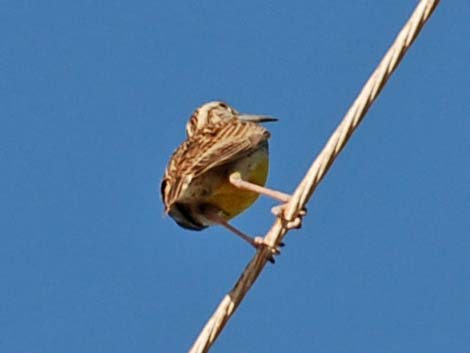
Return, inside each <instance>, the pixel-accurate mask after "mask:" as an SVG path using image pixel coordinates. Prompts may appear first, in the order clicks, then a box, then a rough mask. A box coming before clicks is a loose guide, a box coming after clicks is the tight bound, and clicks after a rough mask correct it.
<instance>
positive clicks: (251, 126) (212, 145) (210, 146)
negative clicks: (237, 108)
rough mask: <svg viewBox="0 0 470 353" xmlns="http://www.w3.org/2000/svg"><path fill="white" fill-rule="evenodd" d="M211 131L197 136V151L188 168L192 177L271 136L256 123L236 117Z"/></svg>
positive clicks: (241, 153) (259, 143)
mask: <svg viewBox="0 0 470 353" xmlns="http://www.w3.org/2000/svg"><path fill="white" fill-rule="evenodd" d="M213 133H214V134H213V135H212V134H209V135H206V134H201V135H200V136H198V140H199V141H198V143H197V145H198V147H199V153H196V158H195V159H193V160H192V163H191V166H190V167H188V171H190V172H191V174H192V175H193V177H194V178H195V177H197V176H199V175H201V174H203V173H205V172H206V171H208V170H210V169H212V168H215V167H218V166H221V165H224V164H226V163H229V162H231V161H235V160H237V159H240V158H242V157H244V156H246V155H248V154H250V153H251V152H253V151H256V150H257V149H258V148H259V147H260V145H262V144H263V143H265V142H266V141H267V140H268V138H269V136H270V134H269V131H268V130H266V129H265V128H263V127H262V126H260V125H258V124H256V123H251V122H244V121H239V120H235V119H234V120H230V121H229V123H225V124H221V126H220V127H219V128H217V129H214V131H213Z"/></svg>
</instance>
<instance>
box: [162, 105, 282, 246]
mask: <svg viewBox="0 0 470 353" xmlns="http://www.w3.org/2000/svg"><path fill="white" fill-rule="evenodd" d="M276 120H277V119H274V118H271V117H267V116H261V115H247V114H240V113H238V112H237V111H236V110H235V109H233V108H232V107H230V106H229V105H227V104H226V103H223V102H209V103H206V104H204V105H203V106H201V107H200V108H198V109H197V110H196V111H195V112H194V113H193V114H192V116H191V118H190V119H189V121H188V123H187V124H186V134H187V139H186V141H184V142H183V143H182V144H181V145H180V146H179V147H178V148H177V149H176V150H175V152H174V153H173V155H172V157H171V159H170V161H169V163H168V166H167V168H166V171H165V175H164V177H163V181H162V184H161V194H162V199H163V203H164V206H165V213H167V214H169V215H170V216H171V217H172V218H173V219H174V220H175V221H176V223H177V224H178V225H180V226H181V227H184V228H188V229H192V230H201V229H204V228H206V227H208V226H211V225H216V224H218V225H222V226H224V227H225V228H227V229H229V230H230V231H232V232H233V233H235V234H236V235H238V236H240V237H241V238H243V239H244V240H246V241H247V242H249V243H250V244H251V245H253V246H254V247H256V248H258V247H260V246H262V245H264V244H263V240H262V238H258V237H256V238H251V237H249V236H248V235H246V234H245V233H243V232H241V231H239V230H238V229H236V228H235V227H233V226H232V225H230V224H229V223H228V221H229V220H230V219H232V218H233V217H235V216H237V215H238V214H240V213H241V212H242V211H244V210H245V209H247V208H248V207H249V206H251V205H252V204H253V203H254V202H255V200H256V199H257V198H258V196H259V194H264V195H267V196H270V197H273V198H275V199H277V200H279V201H281V202H283V203H286V202H287V201H288V200H289V198H290V196H289V195H287V194H284V193H282V192H279V191H275V190H271V189H268V188H265V187H264V184H265V182H266V178H267V175H268V167H269V160H268V139H269V137H270V133H269V131H268V130H266V129H265V128H264V127H262V126H261V125H259V124H258V123H261V122H268V121H276ZM276 213H277V214H279V212H278V211H276Z"/></svg>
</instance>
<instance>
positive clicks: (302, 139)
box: [0, 0, 470, 353]
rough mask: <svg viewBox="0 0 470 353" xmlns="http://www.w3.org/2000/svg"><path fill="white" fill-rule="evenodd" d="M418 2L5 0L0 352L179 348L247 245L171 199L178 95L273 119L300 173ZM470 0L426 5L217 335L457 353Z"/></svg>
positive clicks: (0, 60)
mask: <svg viewBox="0 0 470 353" xmlns="http://www.w3.org/2000/svg"><path fill="white" fill-rule="evenodd" d="M415 4H416V2H415V1H405V0H399V1H397V0H395V1H391V0H387V1H381V2H373V1H365V0H362V1H361V0H359V1H355V2H354V4H352V3H347V2H344V1H339V0H328V1H326V0H322V1H315V2H311V1H301V0H299V1H289V2H284V1H245V0H242V1H238V2H224V3H221V2H217V1H184V2H183V1H164V0H163V1H156V2H155V1H140V2H132V1H101V2H94V1H50V2H47V4H46V3H41V2H37V1H30V0H28V1H26V0H24V1H23V0H15V1H8V0H6V1H1V2H0V32H1V33H2V44H1V46H0V77H1V79H0V97H1V104H0V116H1V129H0V161H1V166H2V172H1V173H0V185H1V197H0V214H1V217H0V229H1V237H0V240H1V246H0V283H1V290H0V351H1V352H9V353H20V352H25V353H46V352H47V353H54V352H57V353H65V352H73V353H82V352H83V353H85V352H86V353H89V352H113V353H121V352H122V353H124V352H140V353H145V352H149V353H150V352H152V353H153V352H185V351H186V350H187V349H188V348H189V346H190V345H191V343H192V341H193V339H194V338H195V337H196V335H197V334H198V332H199V330H200V329H201V327H202V326H203V324H204V323H205V321H206V319H207V318H208V316H209V315H210V314H211V313H212V311H213V309H214V308H215V307H216V305H217V304H218V302H219V300H220V299H221V298H222V296H223V295H224V294H225V293H226V292H227V290H229V289H230V288H231V287H232V285H233V284H234V283H235V281H236V279H237V278H238V276H239V274H240V273H241V270H242V269H243V268H244V266H245V265H246V263H247V262H248V261H249V260H250V259H251V257H252V255H253V250H252V249H251V248H250V247H249V246H247V245H246V244H245V243H243V242H242V241H240V240H239V239H237V238H236V237H234V236H233V235H231V234H229V233H227V232H226V231H225V230H223V229H220V228H218V227H214V228H212V229H208V230H205V231H203V232H191V231H187V230H184V229H182V228H179V227H178V226H177V225H176V224H175V223H174V222H173V221H172V220H171V219H170V218H168V217H164V216H163V208H162V204H161V200H160V196H159V194H158V191H159V183H160V179H161V176H162V174H163V171H164V168H165V166H166V163H167V161H168V158H169V156H170V154H171V152H172V151H173V150H174V148H176V147H177V145H178V144H179V143H180V142H182V141H183V139H184V125H185V123H186V121H187V119H188V118H189V116H190V114H191V113H192V111H193V110H194V109H195V108H196V107H197V106H199V105H200V104H202V103H204V102H206V101H210V100H214V99H223V100H225V101H227V102H229V103H230V104H232V105H233V106H234V107H235V108H237V109H238V110H240V111H242V112H246V113H261V114H268V115H272V116H275V117H278V118H279V122H278V123H275V124H270V125H269V129H270V131H271V132H272V139H271V143H270V148H271V156H272V157H271V170H270V176H269V180H268V184H269V185H270V186H271V187H273V188H277V189H281V190H284V191H286V192H291V191H292V190H293V189H294V188H295V186H296V184H297V183H298V182H299V180H300V179H301V177H302V176H303V174H304V173H305V171H306V169H307V168H308V166H309V165H310V163H311V161H312V160H313V158H314V157H315V156H316V154H317V153H318V151H319V150H320V148H321V147H322V146H323V144H324V143H325V141H326V139H327V138H328V137H329V135H330V134H331V132H332V131H333V129H334V128H335V126H336V125H337V123H338V122H339V121H340V119H341V117H342V116H343V115H344V113H345V112H346V110H347V108H348V107H349V105H350V103H351V102H352V100H353V99H354V98H355V96H356V94H357V93H358V91H359V89H360V87H361V85H362V84H363V83H364V82H365V80H366V79H367V78H368V77H369V74H370V73H371V71H372V70H373V68H374V67H375V65H376V64H377V63H378V61H379V59H380V58H381V57H382V55H383V54H384V52H385V51H386V49H387V48H388V46H389V45H390V43H391V42H392V40H393V38H394V37H395V35H396V34H397V33H398V31H399V29H400V28H401V26H402V25H403V23H404V22H405V20H406V19H407V18H408V16H409V14H410V13H411V11H412V9H413V8H414V6H415ZM469 10H470V5H469V3H468V1H465V0H456V1H452V2H449V1H444V2H443V3H442V4H441V6H440V8H438V9H437V12H436V13H435V14H434V16H433V17H432V18H431V21H430V22H429V24H428V25H427V26H426V27H425V28H424V31H423V32H422V35H421V36H420V38H419V39H418V41H417V42H416V43H415V45H414V46H413V48H412V49H411V51H410V52H409V54H408V55H407V56H406V58H405V60H404V61H403V63H402V65H401V66H400V68H399V69H398V71H397V72H396V74H395V75H394V77H393V78H392V79H391V81H390V82H389V84H388V85H387V87H386V88H385V90H384V92H383V93H382V95H381V96H380V97H379V99H378V101H377V102H376V104H375V105H374V106H373V107H372V109H371V110H370V112H369V114H368V115H367V117H366V119H365V121H364V122H363V124H362V125H361V126H360V128H359V130H358V131H357V133H356V134H355V135H354V136H353V138H352V140H351V141H350V143H349V144H348V146H347V147H346V149H345V151H344V152H343V153H342V154H341V156H340V157H339V159H338V160H337V162H336V163H335V165H334V166H333V168H332V169H331V171H330V173H329V174H328V175H327V177H326V178H325V180H324V181H323V183H322V184H321V186H320V187H319V189H318V190H317V192H316V193H315V195H314V197H313V198H312V200H311V202H310V204H309V206H308V209H309V214H308V217H307V218H305V220H304V225H303V228H302V229H301V230H299V231H295V232H291V233H289V235H288V237H287V238H286V239H285V241H286V247H285V248H284V250H283V254H282V255H281V256H280V257H279V258H278V260H277V262H276V264H275V265H274V266H272V265H270V266H268V267H267V268H266V269H265V271H264V272H263V274H262V276H261V278H260V279H259V281H258V282H257V283H256V284H255V286H254V287H253V289H252V291H251V292H250V293H249V294H248V296H247V297H246V298H245V301H244V302H243V303H242V305H241V307H240V308H239V310H238V312H237V313H236V315H235V316H234V318H233V319H232V320H231V321H230V323H229V324H228V326H227V327H226V329H225V331H224V332H223V334H222V335H221V336H220V337H219V340H218V342H217V343H216V345H215V346H214V347H213V349H212V352H225V353H230V352H240V351H243V352H271V353H278V352H279V353H280V352H283V353H285V352H374V353H381V352H383V353H395V352H467V351H468V350H469V346H470V335H469V334H468V332H469V331H470V300H469V298H470V256H469V253H470V238H469V228H470V216H469V208H470V163H469V157H468V152H469V150H470V119H469V113H470V109H469V105H470V104H469V94H468V92H469V90H468V83H469V79H470V65H469V63H468V58H469V57H470V46H469V45H468V38H469V37H470V25H469V22H468V16H466V14H468V12H469ZM274 205H275V203H274V202H273V201H271V200H267V199H264V198H263V199H260V200H259V201H258V202H257V203H256V204H255V205H254V206H253V207H252V208H251V209H250V210H249V211H247V212H245V213H244V214H243V215H241V216H240V217H238V218H237V219H235V220H234V222H233V223H234V224H235V225H236V226H237V227H239V228H240V229H243V230H244V231H246V232H247V233H250V234H253V235H259V234H263V233H264V232H265V231H266V230H267V229H268V228H269V227H270V225H271V224H272V222H273V217H272V215H271V214H270V212H269V209H270V208H271V207H272V206H274Z"/></svg>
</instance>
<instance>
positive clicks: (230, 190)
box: [207, 147, 269, 220]
mask: <svg viewBox="0 0 470 353" xmlns="http://www.w3.org/2000/svg"><path fill="white" fill-rule="evenodd" d="M268 169H269V159H268V150H267V147H266V148H261V149H260V150H258V151H256V152H254V153H252V154H251V155H249V156H247V157H245V158H243V159H242V160H240V161H238V162H236V163H234V164H233V165H231V166H230V170H228V175H230V174H233V173H238V174H239V175H240V177H241V178H242V179H243V180H246V181H249V182H251V183H254V184H258V185H262V186H264V184H265V183H266V179H267V176H268ZM228 175H227V177H226V178H224V181H223V182H222V183H221V184H220V185H219V186H218V187H217V188H216V189H214V190H213V192H212V194H211V195H210V196H209V198H208V199H207V201H208V202H209V203H210V204H212V205H214V206H216V207H217V208H219V209H220V210H222V211H223V217H224V218H225V219H226V220H229V219H232V218H233V217H235V216H237V215H238V214H240V213H241V212H243V211H244V210H245V209H247V208H248V207H250V206H251V205H252V204H253V203H254V202H255V201H256V199H257V198H258V196H259V194H257V193H255V192H251V191H246V190H241V189H238V188H236V187H234V186H233V185H232V184H231V183H230V182H229V180H228Z"/></svg>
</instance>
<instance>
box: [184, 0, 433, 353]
mask: <svg viewBox="0 0 470 353" xmlns="http://www.w3.org/2000/svg"><path fill="white" fill-rule="evenodd" d="M438 3H439V0H421V1H420V3H419V4H418V6H417V7H416V9H415V10H414V12H413V14H412V15H411V17H410V19H409V20H408V22H407V23H406V24H405V26H404V27H403V28H402V30H401V31H400V33H399V34H398V36H397V38H396V39H395V41H394V43H393V44H392V46H391V47H390V49H389V50H388V51H387V53H386V54H385V56H384V57H383V59H382V61H381V62H380V64H379V65H378V66H377V68H376V70H375V71H374V72H373V74H372V75H371V77H370V78H369V80H368V81H367V83H366V84H365V85H364V87H363V88H362V90H361V92H360V94H359V95H358V97H357V98H356V100H355V101H354V103H353V104H352V106H351V108H350V109H349V110H348V112H347V113H346V115H345V116H344V118H343V120H342V121H341V123H340V124H339V125H338V127H337V128H336V130H335V132H334V133H333V135H332V136H331V137H330V139H329V140H328V142H327V143H326V145H325V147H324V148H323V150H322V151H321V152H320V154H319V155H318V157H317V158H316V159H315V161H314V162H313V164H312V165H311V167H310V169H309V170H308V172H307V174H306V175H305V177H304V179H303V180H302V181H301V183H300V184H299V186H298V187H297V189H296V191H295V192H294V194H293V196H292V197H291V199H290V200H289V202H288V204H287V206H286V209H285V212H284V216H285V218H286V219H287V220H292V219H294V218H295V217H297V216H298V215H299V214H300V213H301V211H302V210H303V209H304V208H305V205H306V203H307V202H308V200H309V199H310V197H311V196H312V194H313V192H314V191H315V188H316V187H317V185H318V184H319V183H320V181H321V180H322V179H323V177H324V176H325V174H326V173H327V171H328V170H329V168H330V167H331V165H332V164H333V162H334V160H335V158H336V157H337V156H338V154H339V153H340V152H341V150H342V149H343V148H344V146H345V145H346V143H347V141H348V140H349V138H350V137H351V135H352V133H353V132H354V130H355V129H356V128H357V126H358V125H359V123H360V122H361V121H362V119H363V118H364V116H365V114H366V113H367V111H368V109H369V108H370V106H371V105H372V103H373V102H374V100H375V99H376V98H377V96H378V95H379V93H380V92H381V90H382V88H383V87H384V86H385V83H386V82H387V81H388V79H389V78H390V76H391V75H392V73H393V71H394V70H395V69H396V68H397V67H398V64H399V63H400V61H401V59H402V58H403V56H404V55H405V53H406V51H407V50H408V49H409V47H410V46H411V44H412V43H413V42H414V40H415V39H416V38H417V36H418V34H419V32H420V30H421V29H422V28H423V26H424V24H425V23H426V21H427V20H428V18H429V17H430V16H431V14H432V13H433V11H434V9H435V8H436V6H437V5H438ZM284 224H285V222H284ZM287 231H288V229H286V228H285V226H284V225H283V222H281V220H279V219H277V220H276V222H275V223H274V224H273V226H272V227H271V229H270V230H269V231H268V233H267V234H266V236H265V243H266V244H268V245H269V246H275V244H279V243H280V242H282V238H283V237H284V236H285V234H286V233H287ZM269 251H270V250H269V248H268V247H263V248H260V249H259V250H258V251H257V253H256V255H255V256H254V257H253V259H252V260H251V261H250V263H249V264H248V265H247V267H246V268H245V270H244V271H243V273H242V275H241V276H240V278H239V279H238V281H237V283H236V284H235V286H234V287H233V289H232V290H231V291H230V292H229V293H228V294H226V295H225V296H224V298H223V299H222V301H221V302H220V304H219V306H218V307H217V309H216V310H215V312H214V313H213V315H212V316H211V318H210V319H209V321H208V322H207V323H206V325H205V326H204V328H203V329H202V331H201V333H200V334H199V336H198V338H197V339H196V341H195V342H194V344H193V346H192V347H191V348H190V350H189V351H188V352H189V353H204V352H207V351H208V350H209V348H210V347H211V346H212V344H213V343H214V341H215V340H216V339H217V337H218V335H219V334H220V333H221V332H222V329H223V328H224V326H225V324H226V323H227V322H228V320H229V319H230V317H231V316H232V314H233V313H234V312H235V310H236V308H237V307H238V306H239V305H240V303H241V301H242V300H243V298H244V297H245V295H246V293H247V292H248V290H249V289H250V288H251V286H252V285H253V283H254V282H255V281H256V279H257V278H258V276H259V274H260V273H261V271H262V270H263V268H264V266H265V265H266V262H267V259H268V258H269Z"/></svg>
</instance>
